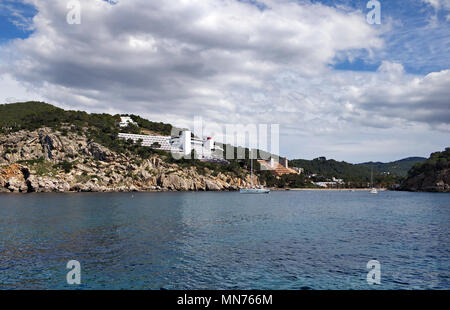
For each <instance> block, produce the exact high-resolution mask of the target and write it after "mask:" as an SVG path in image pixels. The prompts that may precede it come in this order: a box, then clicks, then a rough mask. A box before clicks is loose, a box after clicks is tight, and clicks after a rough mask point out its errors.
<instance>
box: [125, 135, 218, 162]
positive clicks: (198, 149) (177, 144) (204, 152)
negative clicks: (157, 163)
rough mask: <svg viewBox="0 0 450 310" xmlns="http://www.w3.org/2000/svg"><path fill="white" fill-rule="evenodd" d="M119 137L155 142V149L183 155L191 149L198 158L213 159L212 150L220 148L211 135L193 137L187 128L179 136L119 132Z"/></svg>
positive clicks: (188, 153) (151, 144)
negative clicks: (202, 137) (156, 144)
mask: <svg viewBox="0 0 450 310" xmlns="http://www.w3.org/2000/svg"><path fill="white" fill-rule="evenodd" d="M119 138H121V139H125V140H129V139H131V140H133V142H135V143H136V142H138V141H139V140H141V141H142V146H149V147H154V145H155V143H158V145H159V147H156V148H155V149H158V150H163V151H168V152H176V153H181V154H183V155H190V154H191V152H192V151H195V154H196V156H197V158H198V159H214V154H213V151H214V150H216V149H217V150H222V149H221V148H220V147H218V146H216V145H215V144H214V139H213V138H212V137H208V138H206V139H205V140H203V139H199V138H194V137H192V135H191V132H190V131H189V130H183V131H182V132H181V135H180V136H179V137H170V136H150V135H136V134H129V133H119ZM222 151H223V150H222Z"/></svg>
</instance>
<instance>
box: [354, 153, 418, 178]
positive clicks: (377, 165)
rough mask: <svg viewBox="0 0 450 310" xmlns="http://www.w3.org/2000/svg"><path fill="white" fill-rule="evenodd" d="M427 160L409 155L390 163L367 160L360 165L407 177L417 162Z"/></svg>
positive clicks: (380, 171) (379, 171)
mask: <svg viewBox="0 0 450 310" xmlns="http://www.w3.org/2000/svg"><path fill="white" fill-rule="evenodd" d="M425 160H426V158H424V157H408V158H404V159H400V160H396V161H393V162H389V163H382V162H366V163H361V164H358V165H361V166H366V167H369V168H370V167H373V170H374V171H376V172H378V173H390V174H394V175H397V176H400V177H405V176H406V175H407V174H408V171H409V170H410V169H411V168H412V167H413V166H414V165H415V164H417V163H423V162H424V161H425Z"/></svg>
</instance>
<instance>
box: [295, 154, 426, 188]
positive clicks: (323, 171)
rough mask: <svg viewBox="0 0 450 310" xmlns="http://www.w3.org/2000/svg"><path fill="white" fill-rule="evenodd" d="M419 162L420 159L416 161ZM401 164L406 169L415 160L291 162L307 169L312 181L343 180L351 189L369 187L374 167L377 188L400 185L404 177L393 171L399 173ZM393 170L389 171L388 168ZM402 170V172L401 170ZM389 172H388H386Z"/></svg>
mask: <svg viewBox="0 0 450 310" xmlns="http://www.w3.org/2000/svg"><path fill="white" fill-rule="evenodd" d="M416 160H418V159H416ZM399 162H401V169H405V167H407V166H408V165H410V167H411V166H412V165H413V162H415V161H413V160H404V161H398V162H393V163H389V164H382V163H363V164H350V163H347V162H344V161H336V160H334V159H329V160H327V159H326V158H325V157H319V158H315V159H313V160H305V159H295V160H291V161H289V165H290V166H291V167H299V168H303V169H305V171H304V173H305V174H306V175H314V176H312V177H311V180H313V181H314V182H324V181H331V179H332V178H333V177H335V178H338V179H343V180H344V182H345V183H346V184H347V186H350V187H357V188H358V187H359V188H363V187H367V184H368V183H369V182H370V175H371V168H372V167H373V182H374V185H375V186H379V187H389V186H392V185H394V184H398V183H400V181H401V179H402V176H401V175H398V174H396V173H394V172H391V171H393V170H397V171H399V169H397V167H398V166H399V164H397V163H399ZM389 167H391V168H392V169H391V170H389V169H388V168H389ZM401 169H400V170H401ZM386 170H387V171H386Z"/></svg>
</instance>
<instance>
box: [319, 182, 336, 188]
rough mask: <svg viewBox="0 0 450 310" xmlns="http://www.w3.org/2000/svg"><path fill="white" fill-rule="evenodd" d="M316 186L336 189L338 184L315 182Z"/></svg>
mask: <svg viewBox="0 0 450 310" xmlns="http://www.w3.org/2000/svg"><path fill="white" fill-rule="evenodd" d="M314 184H315V185H317V186H320V187H324V188H328V187H335V186H336V185H337V183H336V182H314Z"/></svg>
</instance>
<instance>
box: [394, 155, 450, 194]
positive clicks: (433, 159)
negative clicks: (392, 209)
mask: <svg viewBox="0 0 450 310" xmlns="http://www.w3.org/2000/svg"><path fill="white" fill-rule="evenodd" d="M449 167H450V148H446V149H445V150H444V151H443V152H436V153H432V154H431V155H430V158H428V159H427V160H426V161H425V162H423V163H419V164H416V165H414V166H413V167H412V168H411V170H409V171H408V176H407V178H406V179H405V180H404V181H403V183H402V184H401V186H400V189H401V190H405V191H427V192H447V193H448V192H450V175H449Z"/></svg>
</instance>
